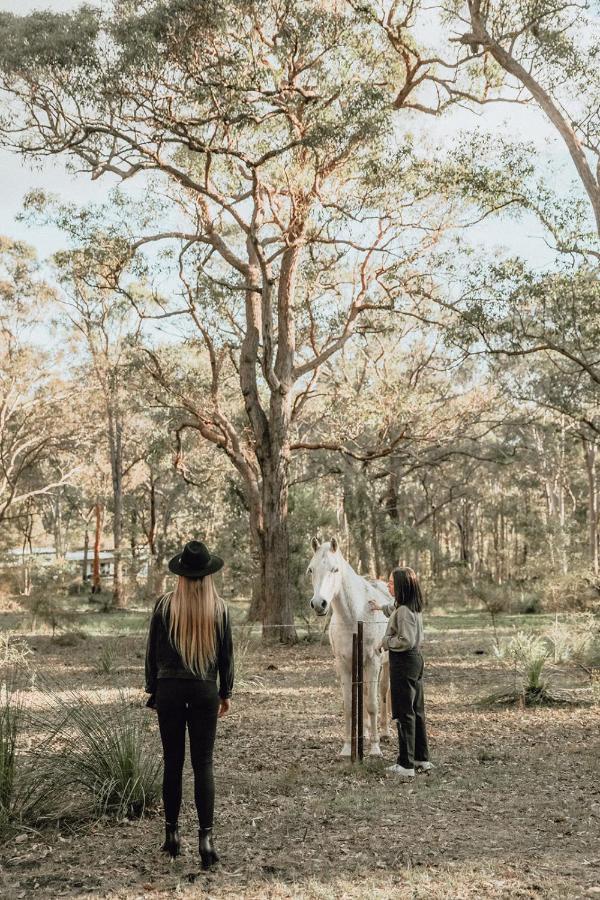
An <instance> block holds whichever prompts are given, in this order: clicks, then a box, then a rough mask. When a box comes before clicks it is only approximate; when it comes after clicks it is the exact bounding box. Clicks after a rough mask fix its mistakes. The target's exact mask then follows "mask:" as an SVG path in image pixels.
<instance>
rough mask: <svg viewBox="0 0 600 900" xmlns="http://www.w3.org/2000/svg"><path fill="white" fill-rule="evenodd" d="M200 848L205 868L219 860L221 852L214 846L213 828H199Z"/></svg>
mask: <svg viewBox="0 0 600 900" xmlns="http://www.w3.org/2000/svg"><path fill="white" fill-rule="evenodd" d="M198 850H199V851H200V859H201V860H202V868H203V869H210V867H211V866H214V864H215V863H217V862H219V854H218V853H217V851H216V850H215V848H214V846H213V839H212V828H199V829H198Z"/></svg>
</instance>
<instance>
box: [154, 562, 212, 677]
mask: <svg viewBox="0 0 600 900" xmlns="http://www.w3.org/2000/svg"><path fill="white" fill-rule="evenodd" d="M160 607H161V609H162V614H163V616H164V618H165V622H167V614H168V628H169V638H170V639H171V643H172V644H173V645H174V646H175V647H176V648H177V650H178V651H179V653H180V655H181V658H182V660H183V662H184V664H185V666H186V667H187V668H188V669H190V671H191V672H193V673H194V675H198V676H199V677H200V678H203V677H204V676H205V675H206V673H207V671H208V669H209V667H210V665H211V664H212V663H213V662H214V661H215V659H216V656H217V626H218V625H219V624H220V623H221V622H222V620H223V616H224V614H225V604H224V603H223V601H222V600H221V598H220V597H219V595H218V594H217V591H216V589H215V586H214V582H213V580H212V576H211V575H205V576H204V578H185V576H183V575H180V576H179V580H178V582H177V587H176V588H175V590H174V591H173V592H172V593H171V594H165V596H164V597H163V598H162V599H161V601H160Z"/></svg>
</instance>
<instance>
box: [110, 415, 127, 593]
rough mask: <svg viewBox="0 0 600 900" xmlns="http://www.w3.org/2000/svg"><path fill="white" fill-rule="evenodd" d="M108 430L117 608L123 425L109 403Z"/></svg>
mask: <svg viewBox="0 0 600 900" xmlns="http://www.w3.org/2000/svg"><path fill="white" fill-rule="evenodd" d="M108 420H109V421H108V432H109V446H110V467H111V475H112V488H113V548H114V549H113V560H114V575H113V595H112V604H113V606H114V607H115V608H117V609H122V608H123V607H124V606H125V592H124V590H123V562H122V558H121V542H122V538H123V426H122V422H121V420H120V418H119V413H118V410H117V409H115V408H114V407H113V406H112V405H109V414H108Z"/></svg>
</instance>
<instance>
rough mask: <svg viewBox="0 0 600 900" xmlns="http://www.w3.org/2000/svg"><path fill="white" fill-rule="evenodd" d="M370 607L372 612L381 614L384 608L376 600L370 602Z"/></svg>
mask: <svg viewBox="0 0 600 900" xmlns="http://www.w3.org/2000/svg"><path fill="white" fill-rule="evenodd" d="M369 606H370V608H371V612H380V610H381V609H382V607H381V606H380V605H379V603H377V601H376V600H369Z"/></svg>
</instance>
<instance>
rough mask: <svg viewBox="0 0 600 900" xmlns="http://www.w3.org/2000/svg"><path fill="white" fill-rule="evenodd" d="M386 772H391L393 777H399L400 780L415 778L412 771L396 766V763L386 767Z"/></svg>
mask: <svg viewBox="0 0 600 900" xmlns="http://www.w3.org/2000/svg"><path fill="white" fill-rule="evenodd" d="M386 771H387V772H393V773H394V775H399V776H400V777H401V778H414V777H415V770H414V769H405V768H404V766H400V765H398V763H394V765H393V766H388V767H387V769H386Z"/></svg>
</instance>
